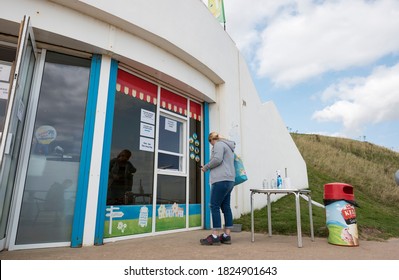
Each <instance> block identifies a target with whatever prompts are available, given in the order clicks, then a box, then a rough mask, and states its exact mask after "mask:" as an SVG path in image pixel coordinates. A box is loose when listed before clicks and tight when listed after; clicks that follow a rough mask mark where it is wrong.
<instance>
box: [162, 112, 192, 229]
mask: <svg viewBox="0 0 399 280" xmlns="http://www.w3.org/2000/svg"><path fill="white" fill-rule="evenodd" d="M186 119H187V118H185V117H181V116H179V115H177V114H172V113H168V112H167V111H163V112H162V113H161V114H160V118H159V144H158V176H157V195H156V205H157V208H156V217H157V218H156V225H155V229H156V231H165V230H172V229H182V228H185V227H186V215H187V204H186V202H187V188H186V186H187V148H186V147H187V137H186V135H187V120H186Z"/></svg>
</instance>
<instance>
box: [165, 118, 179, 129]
mask: <svg viewBox="0 0 399 280" xmlns="http://www.w3.org/2000/svg"><path fill="white" fill-rule="evenodd" d="M165 130H169V131H172V132H176V131H177V122H176V121H174V120H171V119H167V118H165Z"/></svg>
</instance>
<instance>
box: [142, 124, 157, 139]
mask: <svg viewBox="0 0 399 280" xmlns="http://www.w3.org/2000/svg"><path fill="white" fill-rule="evenodd" d="M154 130H155V129H154V126H153V125H150V124H146V123H140V135H141V136H145V137H150V138H154V135H155V132H154Z"/></svg>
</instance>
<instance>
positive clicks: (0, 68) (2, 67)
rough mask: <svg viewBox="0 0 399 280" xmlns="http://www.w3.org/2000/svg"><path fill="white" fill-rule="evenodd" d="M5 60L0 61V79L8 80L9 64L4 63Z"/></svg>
mask: <svg viewBox="0 0 399 280" xmlns="http://www.w3.org/2000/svg"><path fill="white" fill-rule="evenodd" d="M5 63H7V62H3V61H2V62H0V81H5V82H9V81H10V73H11V65H9V64H5Z"/></svg>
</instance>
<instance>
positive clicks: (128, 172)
mask: <svg viewBox="0 0 399 280" xmlns="http://www.w3.org/2000/svg"><path fill="white" fill-rule="evenodd" d="M131 156H132V152H131V151H129V150H127V149H125V150H122V151H121V152H120V153H119V154H118V156H117V157H116V158H113V159H111V161H110V164H109V176H108V193H107V204H108V205H120V204H125V194H126V192H130V191H132V187H133V174H134V173H136V167H134V165H133V164H132V163H131V162H130V161H129V159H130V157H131Z"/></svg>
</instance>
